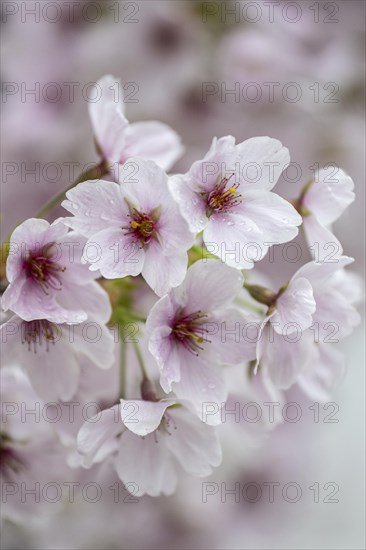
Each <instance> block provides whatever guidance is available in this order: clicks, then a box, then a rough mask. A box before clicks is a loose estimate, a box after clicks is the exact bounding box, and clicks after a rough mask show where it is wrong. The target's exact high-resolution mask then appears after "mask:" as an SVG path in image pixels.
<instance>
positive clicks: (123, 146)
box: [89, 75, 184, 170]
mask: <svg viewBox="0 0 366 550" xmlns="http://www.w3.org/2000/svg"><path fill="white" fill-rule="evenodd" d="M97 85H98V86H99V87H100V91H101V94H100V98H99V99H98V101H95V102H91V103H89V113H90V118H91V121H92V125H93V130H94V135H95V138H96V141H97V144H98V147H99V149H100V151H101V153H102V155H103V158H104V159H106V160H107V161H108V162H109V163H112V164H113V163H115V162H116V163H120V164H123V163H124V162H126V160H127V159H129V158H130V157H135V156H139V157H142V158H144V159H148V160H153V161H155V162H156V163H157V164H158V165H159V166H161V167H162V168H163V169H164V170H169V169H170V168H171V167H172V166H173V164H174V163H175V162H176V161H177V160H178V159H179V158H180V157H181V156H182V154H183V152H184V148H183V146H182V144H181V140H180V138H179V136H178V134H177V133H176V132H174V130H172V129H171V128H170V127H169V126H167V125H166V124H163V123H162V122H157V121H148V122H134V123H133V124H130V123H129V122H128V120H127V118H126V117H125V114H124V104H123V103H121V101H120V98H119V93H121V90H122V84H121V82H120V80H118V79H116V78H115V77H113V76H112V75H106V76H104V77H103V78H101V79H100V80H98V82H97ZM116 85H117V86H116Z"/></svg>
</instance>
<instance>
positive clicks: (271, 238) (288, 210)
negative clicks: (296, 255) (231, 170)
mask: <svg viewBox="0 0 366 550" xmlns="http://www.w3.org/2000/svg"><path fill="white" fill-rule="evenodd" d="M238 211H239V212H240V213H241V214H242V215H243V216H244V217H245V218H246V219H247V218H249V219H250V220H252V221H253V222H254V223H255V224H256V225H257V226H258V227H259V229H260V230H261V232H262V234H263V235H262V240H261V241H260V242H264V243H265V242H267V243H276V244H278V243H284V242H287V241H291V240H292V239H293V238H294V237H296V235H297V234H298V226H299V225H301V223H302V218H301V216H300V215H299V214H298V213H297V212H296V210H295V208H294V207H293V206H292V204H290V203H289V202H287V201H286V200H285V199H283V198H282V197H280V196H279V195H276V193H271V192H269V191H264V190H259V191H257V190H255V191H252V190H250V191H247V192H245V191H244V197H243V202H242V203H241V205H240V206H239V207H238Z"/></svg>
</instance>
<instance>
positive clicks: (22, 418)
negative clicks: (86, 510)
mask: <svg viewBox="0 0 366 550" xmlns="http://www.w3.org/2000/svg"><path fill="white" fill-rule="evenodd" d="M0 375H1V401H2V416H1V436H0V458H1V461H0V462H1V466H0V481H1V489H2V506H1V516H2V518H8V519H11V520H12V521H16V522H20V523H23V522H29V521H30V520H31V519H33V521H34V520H37V517H38V518H39V514H41V515H42V517H43V518H45V517H46V515H47V514H49V513H52V511H54V512H57V510H58V509H59V508H60V503H58V504H57V503H56V504H55V506H54V507H53V509H52V510H51V508H50V506H49V499H47V498H44V496H43V495H42V492H41V491H42V489H43V487H44V486H45V485H46V484H47V483H53V484H56V483H61V482H62V481H64V480H65V481H66V480H70V479H71V477H70V471H69V469H68V467H67V464H66V461H65V453H64V450H63V448H62V445H61V444H60V442H59V440H58V438H57V436H56V434H55V432H54V430H53V428H52V424H51V423H50V422H48V421H47V417H45V415H46V413H45V415H44V414H42V413H43V410H44V409H43V407H44V402H43V401H40V399H39V398H38V396H37V395H36V394H35V393H34V391H33V389H32V387H31V385H30V383H29V381H28V379H27V377H26V375H25V374H24V373H23V372H22V371H21V369H20V368H19V367H16V366H12V368H8V367H4V368H3V369H1V371H0ZM32 490H33V492H32ZM27 492H28V494H27Z"/></svg>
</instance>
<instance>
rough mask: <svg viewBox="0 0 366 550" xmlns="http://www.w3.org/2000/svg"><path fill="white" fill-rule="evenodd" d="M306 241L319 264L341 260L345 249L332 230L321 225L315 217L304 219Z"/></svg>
mask: <svg viewBox="0 0 366 550" xmlns="http://www.w3.org/2000/svg"><path fill="white" fill-rule="evenodd" d="M303 228H304V230H305V235H306V240H307V242H308V244H309V250H310V253H311V255H312V257H313V258H314V260H315V261H317V262H329V261H334V260H336V259H337V258H339V257H340V256H341V254H342V252H343V248H342V245H341V243H340V242H339V240H338V239H337V237H336V236H335V235H333V233H332V232H331V230H330V229H329V228H327V227H324V226H323V225H321V224H320V223H319V222H318V220H317V219H316V217H315V216H312V215H310V216H305V217H304V219H303Z"/></svg>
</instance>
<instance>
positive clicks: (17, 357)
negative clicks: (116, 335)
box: [0, 316, 114, 402]
mask: <svg viewBox="0 0 366 550" xmlns="http://www.w3.org/2000/svg"><path fill="white" fill-rule="evenodd" d="M0 330H1V333H2V359H3V364H4V365H21V366H22V367H23V368H24V370H25V372H26V373H27V374H28V376H29V379H30V381H31V384H32V386H33V388H34V390H35V391H36V392H37V394H38V395H39V396H40V397H41V398H42V399H43V400H44V401H45V402H51V401H59V400H61V401H68V400H70V399H71V398H72V397H73V396H74V395H75V393H76V391H77V389H78V386H79V383H80V373H81V369H82V367H84V366H85V367H87V366H89V367H91V368H92V367H93V366H97V367H99V368H101V369H108V368H110V367H111V366H112V364H113V359H114V342H113V337H112V335H111V333H110V332H109V330H108V329H107V327H106V326H105V325H104V324H102V323H98V322H96V321H91V320H89V321H87V322H84V323H81V324H80V325H66V324H62V325H57V324H55V323H51V322H50V321H48V320H46V319H36V320H33V321H23V320H22V319H20V317H18V316H13V317H12V318H11V319H10V320H9V321H7V322H6V323H4V324H3V325H2V326H1V329H0Z"/></svg>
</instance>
